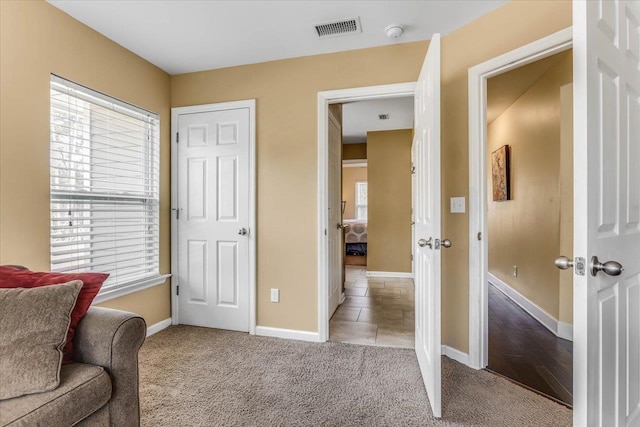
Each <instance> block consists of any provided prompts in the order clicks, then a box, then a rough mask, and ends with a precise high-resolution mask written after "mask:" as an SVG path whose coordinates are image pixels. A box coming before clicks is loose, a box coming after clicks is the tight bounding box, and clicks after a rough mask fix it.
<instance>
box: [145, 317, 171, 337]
mask: <svg viewBox="0 0 640 427" xmlns="http://www.w3.org/2000/svg"><path fill="white" fill-rule="evenodd" d="M169 326H171V318H168V319H164V320H161V321H160V322H158V323H154V324H153V325H151V326H149V327H148V328H147V337H150V336H151V335H153V334H155V333H158V332H160V331H161V330H163V329H166V328H168V327H169Z"/></svg>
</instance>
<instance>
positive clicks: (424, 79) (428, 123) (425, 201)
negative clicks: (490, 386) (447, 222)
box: [412, 34, 441, 417]
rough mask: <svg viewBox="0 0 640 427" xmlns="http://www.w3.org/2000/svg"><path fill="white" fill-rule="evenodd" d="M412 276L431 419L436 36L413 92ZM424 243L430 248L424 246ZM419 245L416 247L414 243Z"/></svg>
mask: <svg viewBox="0 0 640 427" xmlns="http://www.w3.org/2000/svg"><path fill="white" fill-rule="evenodd" d="M413 145H414V146H413V148H412V150H413V153H414V167H415V173H416V176H417V178H416V180H415V181H416V189H415V193H414V194H415V198H414V218H415V225H414V241H415V242H417V243H419V244H418V245H416V246H415V247H414V254H415V256H414V268H413V269H414V271H415V277H414V281H415V288H416V291H415V292H416V328H415V330H416V340H415V342H416V355H417V357H418V363H419V365H420V370H421V372H422V377H423V379H424V382H425V387H426V389H427V394H428V395H429V402H430V403H431V409H432V411H433V414H434V416H436V417H440V413H441V408H440V407H441V402H440V399H441V398H440V393H441V390H440V383H441V372H440V365H441V361H440V353H441V347H440V322H441V320H440V304H441V302H440V244H439V242H440V215H441V214H440V205H441V203H440V35H439V34H434V36H433V38H432V39H431V42H430V44H429V50H428V52H427V56H426V58H425V61H424V65H423V66H422V71H421V72H420V77H419V78H418V83H417V85H416V93H415V121H414V141H413ZM426 241H429V242H430V246H428V245H426V244H425V243H426ZM420 243H421V244H420Z"/></svg>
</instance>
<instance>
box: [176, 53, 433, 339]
mask: <svg viewBox="0 0 640 427" xmlns="http://www.w3.org/2000/svg"><path fill="white" fill-rule="evenodd" d="M427 46H428V42H418V43H405V44H395V45H390V46H385V47H377V48H372V49H361V50H352V51H348V52H340V53H332V54H326V55H316V56H307V57H302V58H294V59H286V60H281V61H273V62H266V63H261V64H253V65H244V66H239V67H233V68H225V69H220V70H212V71H205V72H199V73H191V74H184V75H179V76H174V77H173V78H172V79H171V94H172V95H171V103H172V106H174V107H178V106H185V105H194V104H205V103H211V102H224V101H232V100H239V99H251V98H255V99H256V100H257V101H256V121H257V142H256V151H257V153H256V155H257V161H256V163H257V181H258V191H257V193H258V194H257V215H258V217H257V258H258V259H257V286H258V290H257V307H258V313H257V321H258V324H259V325H263V326H271V327H278V328H288V329H298V330H307V331H317V330H318V329H317V328H318V325H317V320H318V300H317V295H318V288H317V280H316V277H317V271H318V267H317V260H318V253H317V245H318V235H317V197H318V196H317V185H318V183H317V162H318V158H317V156H318V145H317V139H318V137H317V102H318V92H319V91H325V90H334V89H341V88H351V87H358V86H373V85H381V84H388V83H399V82H411V81H415V80H416V78H417V76H418V72H419V71H420V67H421V66H422V62H423V60H424V55H425V53H426V51H427ZM363 70H366V71H364V72H363ZM292 247H293V248H300V247H304V248H306V249H305V250H304V251H292V250H291V248H292ZM270 288H279V289H280V303H277V304H276V303H271V302H269V289H270Z"/></svg>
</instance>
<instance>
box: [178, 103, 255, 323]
mask: <svg viewBox="0 0 640 427" xmlns="http://www.w3.org/2000/svg"><path fill="white" fill-rule="evenodd" d="M249 132H250V129H249V109H248V108H236V109H230V110H215V111H209V112H198V113H185V114H180V115H178V133H179V135H180V136H181V137H183V139H184V142H180V143H178V174H177V175H178V208H179V212H180V214H181V215H180V217H179V220H178V285H179V286H180V294H179V296H178V318H179V322H180V323H183V324H188V325H196V326H206V327H212V328H221V329H231V330H237V331H249V240H248V239H249V237H248V235H247V234H241V232H240V231H241V230H242V229H248V228H249ZM250 232H252V230H248V233H250Z"/></svg>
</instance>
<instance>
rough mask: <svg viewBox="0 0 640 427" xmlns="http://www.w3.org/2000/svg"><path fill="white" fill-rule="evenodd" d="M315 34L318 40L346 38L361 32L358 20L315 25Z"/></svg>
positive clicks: (352, 19) (351, 19)
mask: <svg viewBox="0 0 640 427" xmlns="http://www.w3.org/2000/svg"><path fill="white" fill-rule="evenodd" d="M315 28H316V34H317V35H318V38H320V39H323V38H325V37H336V36H346V35H348V34H357V33H361V32H362V28H361V27H360V18H350V19H343V20H340V21H334V22H325V23H324V24H318V25H316V27H315Z"/></svg>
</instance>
